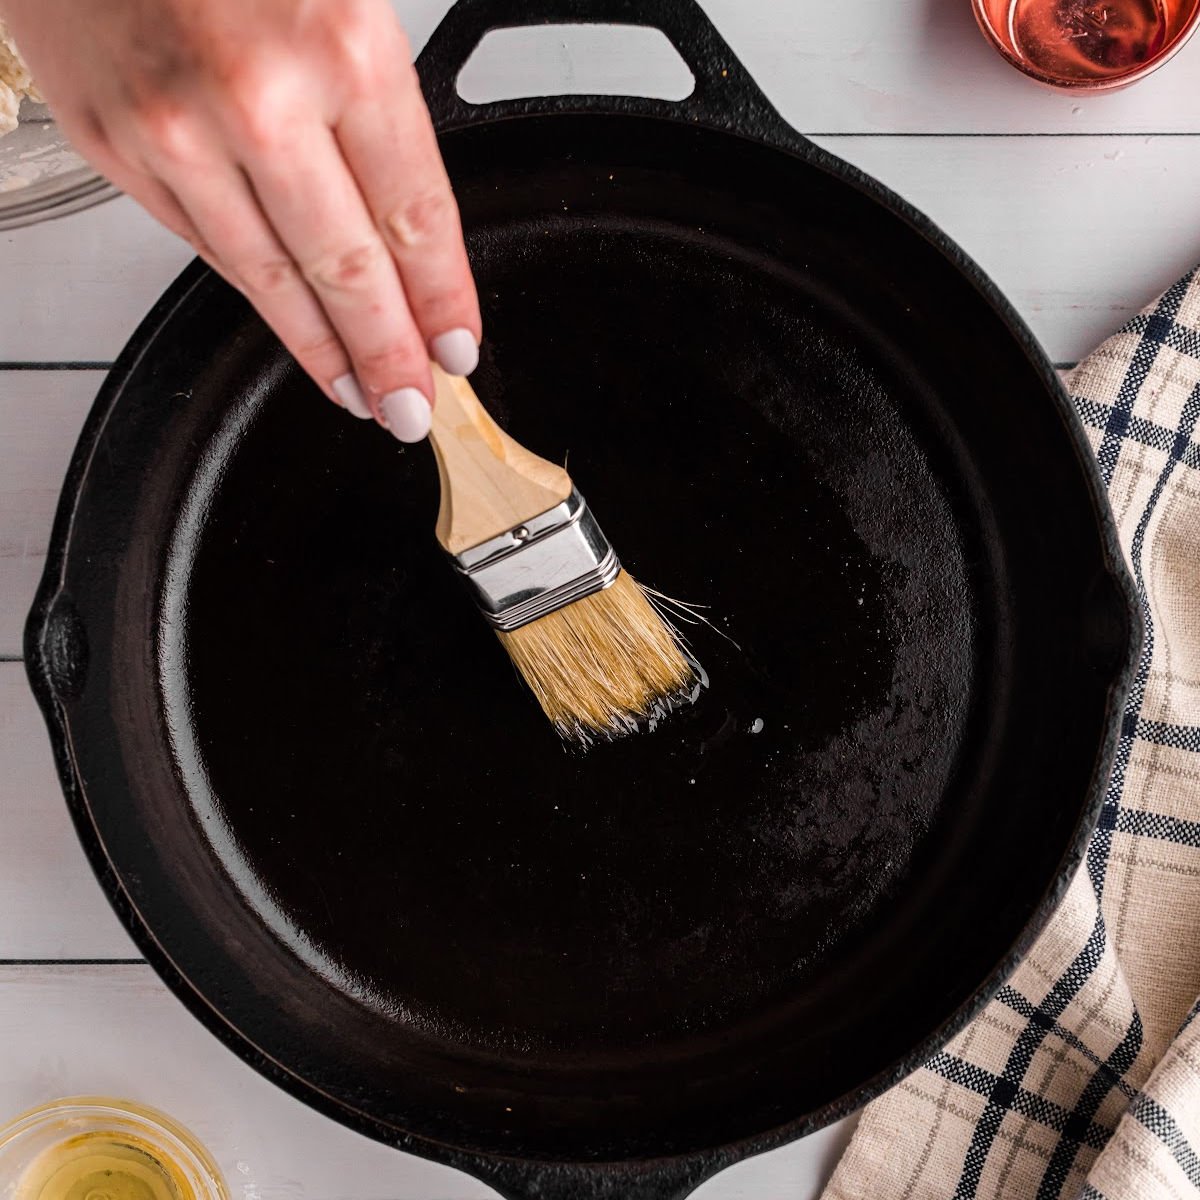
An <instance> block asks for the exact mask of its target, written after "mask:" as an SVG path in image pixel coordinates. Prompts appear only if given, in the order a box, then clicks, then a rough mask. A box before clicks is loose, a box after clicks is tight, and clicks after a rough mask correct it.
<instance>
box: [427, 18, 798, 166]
mask: <svg viewBox="0 0 1200 1200" xmlns="http://www.w3.org/2000/svg"><path fill="white" fill-rule="evenodd" d="M530 25H639V26H646V27H649V28H652V29H657V30H659V31H660V32H661V33H663V34H664V35H665V36H666V37H667V39H668V41H670V43H671V45H672V46H674V48H675V50H676V51H677V52H678V54H679V56H680V57H681V58H682V59H683V61H684V62H685V63H686V64H687V67H688V69H689V70H690V71H691V73H692V76H693V78H694V79H695V83H696V85H695V89H694V90H693V92H692V94H691V95H690V96H687V97H686V98H685V99H683V100H677V101H676V100H655V99H650V98H648V97H643V96H534V97H529V98H524V99H516V100H500V101H493V102H491V103H488V104H468V103H467V101H465V100H464V99H463V98H462V97H461V96H460V95H459V94H458V76H459V73H460V72H461V71H462V69H463V67H464V66H465V65H466V62H467V60H468V59H469V58H470V57H471V54H472V52H473V51H474V50H475V48H476V47H477V46H478V45H479V43H480V41H481V40H482V39H483V37H484V36H485V35H486V34H487V33H490V32H491V31H492V30H493V29H509V28H513V27H517V26H530ZM417 72H418V74H419V75H420V78H421V85H422V88H423V89H424V92H425V99H426V101H427V103H428V105H429V111H430V113H431V114H432V116H433V122H434V125H435V126H436V127H437V129H438V132H439V133H444V132H446V131H448V130H450V129H458V128H461V127H463V126H466V125H474V124H478V123H480V122H483V121H494V120H503V119H505V118H508V117H516V116H539V115H550V114H555V113H563V112H589V113H611V114H633V115H639V116H653V117H665V118H667V119H670V120H676V121H683V122H687V123H689V124H702V125H708V126H711V127H713V128H717V129H725V130H729V131H730V132H733V133H738V134H741V135H743V136H747V137H753V138H757V139H759V140H761V141H764V142H767V143H769V144H771V145H775V146H781V147H783V148H785V149H799V148H801V147H807V146H808V145H809V142H808V140H807V139H806V138H804V137H802V136H801V135H800V134H799V133H797V132H796V131H795V130H794V129H793V128H792V127H791V126H790V125H789V124H788V123H787V122H786V121H785V120H784V119H783V118H782V117H781V116H780V115H779V113H778V112H777V111H776V109H775V108H774V107H773V106H772V104H771V102H770V101H769V100H768V99H767V98H766V96H764V95H763V93H762V91H761V89H760V88H759V86H758V84H756V83H755V82H754V79H753V78H752V77H751V75H750V73H749V72H748V71H747V70H746V68H745V67H744V66H742V64H741V62H739V61H738V59H737V57H736V55H734V53H733V51H732V50H731V49H730V48H729V46H728V44H727V43H726V42H725V40H724V39H723V38H722V37H721V35H720V34H719V33H718V32H717V31H716V29H715V28H714V27H713V24H712V22H711V21H710V20H709V19H708V17H707V16H706V15H705V13H704V10H703V9H702V8H701V7H700V5H699V4H698V3H697V0H521V3H520V4H514V3H513V0H458V2H457V3H456V4H455V5H454V7H453V8H452V9H451V10H450V11H449V12H448V13H447V14H446V16H445V17H444V18H443V20H442V23H441V24H440V25H439V26H438V27H437V29H435V30H434V32H433V36H432V37H431V38H430V39H429V41H428V43H427V44H426V46H425V49H424V50H422V51H421V53H420V55H419V56H418V58H417Z"/></svg>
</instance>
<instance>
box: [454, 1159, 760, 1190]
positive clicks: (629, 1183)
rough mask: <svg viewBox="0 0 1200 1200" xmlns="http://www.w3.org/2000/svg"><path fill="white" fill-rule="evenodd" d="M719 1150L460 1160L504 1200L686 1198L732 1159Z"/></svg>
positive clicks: (465, 1167) (731, 1161) (732, 1160)
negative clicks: (625, 1158) (599, 1159)
mask: <svg viewBox="0 0 1200 1200" xmlns="http://www.w3.org/2000/svg"><path fill="white" fill-rule="evenodd" d="M737 1157H738V1156H737V1155H736V1154H733V1155H731V1154H728V1153H719V1154H713V1155H710V1156H706V1157H704V1158H700V1159H660V1160H657V1161H652V1162H647V1163H645V1164H639V1165H632V1164H617V1163H607V1164H603V1165H596V1166H588V1165H584V1164H581V1163H539V1162H529V1161H521V1160H515V1159H508V1160H499V1159H497V1160H491V1161H489V1163H488V1165H487V1167H486V1168H484V1169H480V1168H479V1167H477V1166H475V1165H470V1166H467V1165H466V1164H460V1165H463V1166H464V1169H466V1170H468V1171H470V1173H471V1174H472V1175H474V1176H475V1177H476V1178H477V1179H479V1180H481V1181H482V1182H483V1183H486V1184H487V1185H488V1186H489V1187H491V1188H495V1190H496V1191H497V1192H499V1193H500V1195H501V1196H503V1197H505V1200H686V1197H688V1196H690V1195H691V1194H692V1192H694V1191H695V1190H696V1188H698V1187H699V1186H700V1185H701V1184H702V1183H703V1182H704V1181H705V1180H706V1179H708V1178H709V1177H710V1176H711V1175H715V1174H716V1173H717V1172H718V1171H719V1170H721V1169H722V1168H723V1167H726V1166H729V1165H730V1164H731V1163H733V1162H735V1161H736V1160H737Z"/></svg>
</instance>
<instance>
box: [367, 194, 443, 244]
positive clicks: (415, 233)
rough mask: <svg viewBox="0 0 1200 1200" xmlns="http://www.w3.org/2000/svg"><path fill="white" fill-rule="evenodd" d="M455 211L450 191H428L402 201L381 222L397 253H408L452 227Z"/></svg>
mask: <svg viewBox="0 0 1200 1200" xmlns="http://www.w3.org/2000/svg"><path fill="white" fill-rule="evenodd" d="M457 219H458V208H457V206H456V205H455V203H454V196H453V194H452V193H451V192H450V189H449V188H441V187H439V188H431V189H429V190H428V191H425V192H421V193H420V194H418V195H416V196H413V197H411V198H410V199H407V200H405V201H404V202H403V203H402V204H399V205H397V206H396V207H395V208H393V209H392V210H391V211H390V212H389V213H388V214H387V216H386V217H385V218H384V221H383V226H384V231H385V232H386V234H387V236H388V239H389V240H390V241H391V242H392V243H393V245H395V246H396V247H397V248H398V249H400V250H411V249H413V248H414V247H416V246H420V245H423V244H424V243H426V242H429V241H431V240H433V239H434V238H436V237H438V236H439V235H440V234H442V233H446V232H448V231H449V230H450V229H452V228H453V227H454V223H455V222H456V221H457Z"/></svg>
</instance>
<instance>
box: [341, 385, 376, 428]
mask: <svg viewBox="0 0 1200 1200" xmlns="http://www.w3.org/2000/svg"><path fill="white" fill-rule="evenodd" d="M331 386H332V388H333V394H334V395H335V396H336V397H337V398H338V399H339V400H340V401H341V402H342V407H343V408H344V409H345V410H346V411H347V412H348V413H350V415H351V416H355V417H358V418H359V419H360V420H363V421H365V420H366V419H367V418H368V417H372V416H374V415H375V414H374V413H372V412H371V409H370V406H369V405H368V404H367V401H366V398H365V397H364V396H363V394H362V388H360V387H359V386H358V380H357V379H355V378H354V376H353V375H339V376H338V377H337V378H336V379H335V380H334V381H333V383H332V385H331Z"/></svg>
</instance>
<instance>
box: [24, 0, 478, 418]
mask: <svg viewBox="0 0 1200 1200" xmlns="http://www.w3.org/2000/svg"><path fill="white" fill-rule="evenodd" d="M3 4H4V14H5V19H6V20H7V22H8V24H9V27H10V29H11V31H12V33H13V35H14V36H15V38H16V40H17V43H18V44H19V45H20V47H21V50H22V53H23V54H24V56H25V58H26V60H27V62H28V63H29V65H30V67H31V69H32V71H33V74H34V78H35V79H36V80H37V83H38V85H39V87H40V88H41V89H42V91H43V92H44V94H45V96H46V98H47V100H48V102H49V103H50V105H51V107H52V109H53V111H54V114H55V117H56V119H57V120H58V122H59V124H60V125H61V126H62V128H63V130H64V131H65V133H66V134H67V136H68V137H69V138H70V139H71V141H72V143H73V144H74V145H75V146H76V147H77V148H78V149H79V151H80V152H81V153H82V154H83V155H85V156H86V157H87V158H88V159H89V160H90V161H91V162H92V163H93V164H94V165H95V166H96V167H97V168H98V169H99V170H100V171H102V172H103V173H104V174H105V175H107V176H108V177H109V178H110V179H111V180H112V181H113V182H114V183H115V184H116V185H117V186H118V187H120V188H121V189H123V190H124V191H125V192H127V193H129V195H131V196H133V197H134V198H135V199H136V200H138V201H139V202H140V203H141V204H142V205H143V206H144V207H145V208H147V209H148V210H149V211H150V212H151V213H152V214H153V215H154V216H155V217H157V218H158V220H160V221H161V222H162V223H163V224H164V225H166V226H167V227H168V228H169V229H171V230H173V231H174V232H175V233H177V234H179V235H180V236H181V237H183V238H186V239H187V241H188V242H190V243H191V245H192V246H193V247H194V248H195V249H196V252H197V253H198V254H200V255H201V256H202V257H203V258H205V259H206V260H207V261H208V262H209V263H210V264H211V265H212V266H213V267H214V268H215V269H216V270H217V271H219V272H220V273H221V274H222V275H223V276H224V277H225V278H226V279H227V280H229V282H230V283H232V284H233V285H234V286H235V287H237V288H239V289H240V290H241V291H242V292H244V293H245V295H246V296H247V297H248V298H249V299H250V301H251V302H252V303H253V304H254V306H255V307H256V308H257V309H258V311H259V312H260V313H261V314H262V316H263V317H264V318H265V320H266V321H267V322H268V323H269V324H270V325H271V326H272V328H273V329H274V330H275V332H276V333H277V334H278V335H279V337H280V339H281V340H282V341H283V343H284V345H286V346H287V348H288V349H289V350H290V351H291V352H292V354H294V355H295V357H296V358H297V360H298V361H299V362H300V365H301V366H302V367H304V369H305V370H306V371H307V372H308V373H309V374H310V375H311V376H312V377H313V379H314V380H316V382H317V384H318V385H319V386H320V387H321V389H322V390H323V391H324V392H325V394H326V395H327V396H329V397H330V398H331V399H334V400H335V401H337V402H338V403H340V404H342V405H343V406H344V407H345V408H346V409H347V410H349V411H350V412H352V413H353V414H354V415H355V416H359V417H364V418H365V417H370V416H375V417H376V419H378V420H380V421H381V423H383V424H385V425H386V426H387V427H388V428H389V429H390V430H391V431H392V432H393V433H394V434H395V435H396V436H397V437H398V438H400V439H401V440H402V441H416V440H419V439H420V438H422V437H424V436H425V434H426V433H427V432H428V430H429V423H430V407H429V405H430V401H431V400H432V398H433V394H434V393H433V381H432V375H431V371H430V356H432V357H433V358H434V359H435V360H437V361H438V362H439V363H440V364H441V365H442V366H443V367H444V368H445V369H446V370H447V371H449V372H450V373H452V374H468V373H469V372H470V371H471V370H473V369H474V367H475V364H476V361H477V359H478V345H479V339H480V335H481V320H480V315H479V302H478V298H477V296H476V292H475V285H474V282H473V280H472V278H471V271H470V267H469V265H468V262H467V254H466V249H465V247H464V245H463V238H462V230H461V225H460V221H459V215H458V208H457V205H456V203H455V201H454V197H453V194H452V192H451V189H450V182H449V179H448V178H447V175H446V171H445V168H444V166H443V164H442V160H441V156H440V155H439V153H438V147H437V141H436V138H435V136H434V132H433V127H432V124H431V122H430V119H429V114H428V112H427V111H426V108H425V104H424V100H423V98H422V96H421V90H420V86H419V84H418V82H417V76H416V72H415V70H414V69H413V67H412V65H411V55H410V50H409V46H408V43H407V41H406V39H405V36H404V33H403V30H402V29H401V28H400V26H399V24H398V23H397V20H396V17H395V14H394V13H393V11H392V8H391V6H390V4H389V3H388V2H387V0H303V2H299V3H298V2H297V0H106V2H105V3H103V4H89V3H84V4H81V3H79V0H3Z"/></svg>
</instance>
